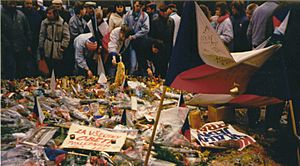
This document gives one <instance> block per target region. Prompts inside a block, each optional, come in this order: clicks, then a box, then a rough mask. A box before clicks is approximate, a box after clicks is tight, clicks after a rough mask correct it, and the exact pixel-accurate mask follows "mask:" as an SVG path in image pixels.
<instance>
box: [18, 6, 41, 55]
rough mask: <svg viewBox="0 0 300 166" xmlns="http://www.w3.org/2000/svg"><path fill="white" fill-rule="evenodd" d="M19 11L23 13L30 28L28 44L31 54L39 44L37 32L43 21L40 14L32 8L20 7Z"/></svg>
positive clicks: (34, 52)
mask: <svg viewBox="0 0 300 166" xmlns="http://www.w3.org/2000/svg"><path fill="white" fill-rule="evenodd" d="M21 11H22V12H23V13H24V15H25V16H26V18H27V20H28V23H29V26H30V30H31V33H32V42H31V45H30V46H31V49H32V52H33V54H36V51H37V47H38V44H39V32H40V28H41V23H42V21H43V19H42V16H41V15H40V14H39V13H38V12H37V11H36V10H35V9H34V8H32V9H26V8H22V9H21Z"/></svg>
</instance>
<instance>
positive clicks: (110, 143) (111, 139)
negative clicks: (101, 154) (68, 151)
mask: <svg viewBox="0 0 300 166" xmlns="http://www.w3.org/2000/svg"><path fill="white" fill-rule="evenodd" d="M126 136H127V134H126V133H117V132H110V131H106V130H102V129H98V128H94V127H87V126H82V125H77V124H72V125H71V127H70V129H69V132H68V136H67V138H66V139H65V140H64V142H63V144H62V145H61V147H62V148H73V149H86V150H95V151H105V152H119V151H120V150H121V148H122V146H123V145H124V143H125V140H126Z"/></svg>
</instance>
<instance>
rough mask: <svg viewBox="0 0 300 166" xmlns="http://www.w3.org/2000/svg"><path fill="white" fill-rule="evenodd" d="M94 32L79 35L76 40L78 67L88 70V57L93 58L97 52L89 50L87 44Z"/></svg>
mask: <svg viewBox="0 0 300 166" xmlns="http://www.w3.org/2000/svg"><path fill="white" fill-rule="evenodd" d="M92 36H93V34H92V33H84V34H81V35H79V36H77V37H76V38H75V40H74V48H75V62H76V67H75V68H76V69H78V67H79V68H82V69H86V70H88V69H89V67H88V64H87V59H91V58H93V56H94V55H95V53H96V52H89V51H88V50H87V48H86V46H85V43H86V41H87V40H88V39H89V38H90V37H92Z"/></svg>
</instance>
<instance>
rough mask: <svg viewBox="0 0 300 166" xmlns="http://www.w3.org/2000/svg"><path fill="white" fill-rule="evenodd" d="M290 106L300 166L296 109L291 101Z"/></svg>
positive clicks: (299, 164) (299, 165) (299, 137)
mask: <svg viewBox="0 0 300 166" xmlns="http://www.w3.org/2000/svg"><path fill="white" fill-rule="evenodd" d="M289 105H290V113H291V120H292V126H293V133H294V135H295V137H296V139H297V160H298V166H300V150H299V145H298V141H299V139H300V136H299V135H298V134H297V126H296V123H295V115H294V108H293V102H292V100H289Z"/></svg>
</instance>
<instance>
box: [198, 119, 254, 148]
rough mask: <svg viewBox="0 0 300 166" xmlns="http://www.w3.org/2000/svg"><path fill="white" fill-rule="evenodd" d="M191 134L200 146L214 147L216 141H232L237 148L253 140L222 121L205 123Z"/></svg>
mask: <svg viewBox="0 0 300 166" xmlns="http://www.w3.org/2000/svg"><path fill="white" fill-rule="evenodd" d="M192 135H193V136H194V137H195V138H196V139H197V140H198V141H199V143H200V145H201V146H204V147H212V148H213V147H216V143H218V142H225V141H234V142H235V143H236V144H237V146H238V149H239V150H243V149H244V148H245V147H246V146H248V145H250V144H252V143H254V142H255V140H254V139H253V138H252V137H250V136H248V135H247V134H244V133H241V132H238V131H236V130H235V129H234V128H233V127H232V126H231V125H226V124H225V123H224V122H223V121H219V122H212V123H207V124H205V125H203V126H202V127H201V129H199V130H197V131H196V132H192Z"/></svg>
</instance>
